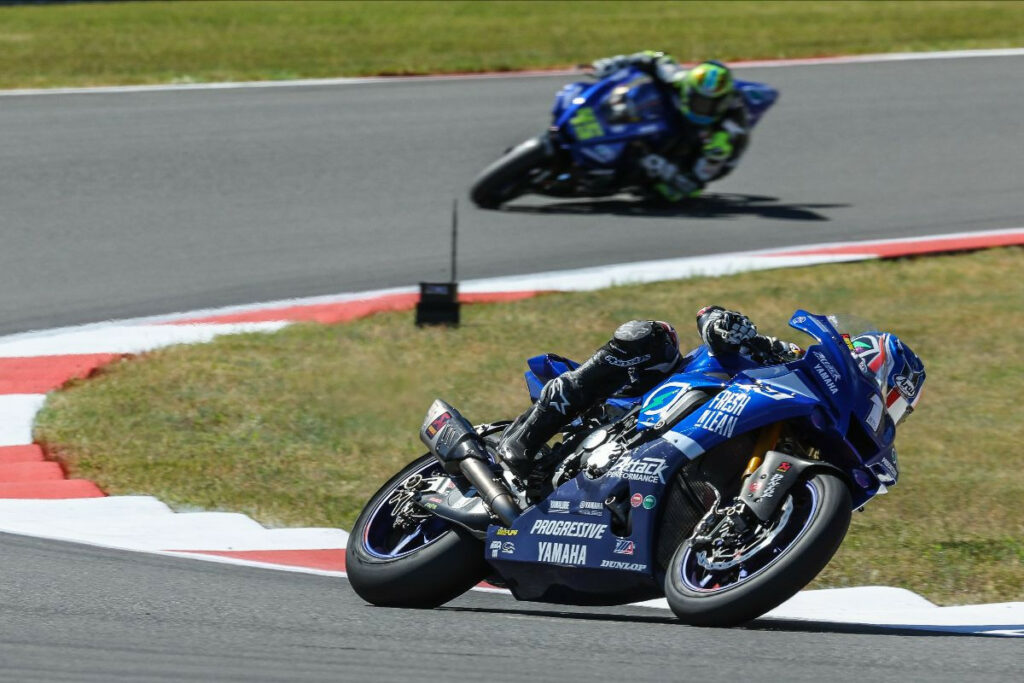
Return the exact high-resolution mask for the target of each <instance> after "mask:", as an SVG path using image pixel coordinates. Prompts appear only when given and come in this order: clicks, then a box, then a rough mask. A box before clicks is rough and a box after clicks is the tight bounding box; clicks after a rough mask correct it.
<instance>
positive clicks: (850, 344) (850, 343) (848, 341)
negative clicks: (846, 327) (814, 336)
mask: <svg viewBox="0 0 1024 683" xmlns="http://www.w3.org/2000/svg"><path fill="white" fill-rule="evenodd" d="M840 336H841V337H842V338H843V341H844V342H846V348H848V349H850V350H851V351H853V340H851V339H850V335H848V334H846V333H845V332H843V333H842V334H841V335H840Z"/></svg>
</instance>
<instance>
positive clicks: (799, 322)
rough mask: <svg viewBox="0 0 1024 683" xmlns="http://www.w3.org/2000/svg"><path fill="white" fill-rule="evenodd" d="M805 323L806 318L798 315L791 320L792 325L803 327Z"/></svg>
mask: <svg viewBox="0 0 1024 683" xmlns="http://www.w3.org/2000/svg"><path fill="white" fill-rule="evenodd" d="M805 322H807V316H805V315H798V316H797V317H795V318H793V324H794V325H803V324H804V323H805Z"/></svg>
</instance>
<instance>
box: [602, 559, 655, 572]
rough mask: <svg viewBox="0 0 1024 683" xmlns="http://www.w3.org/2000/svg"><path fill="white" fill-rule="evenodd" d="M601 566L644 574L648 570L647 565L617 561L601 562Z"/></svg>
mask: <svg viewBox="0 0 1024 683" xmlns="http://www.w3.org/2000/svg"><path fill="white" fill-rule="evenodd" d="M601 566H602V567H607V568H608V569H625V570H627V571H631V572H642V571H644V570H645V569H647V565H646V564H636V563H635V562H618V561H616V560H601Z"/></svg>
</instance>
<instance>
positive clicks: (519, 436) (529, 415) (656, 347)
mask: <svg viewBox="0 0 1024 683" xmlns="http://www.w3.org/2000/svg"><path fill="white" fill-rule="evenodd" d="M697 329H698V330H699V332H700V336H701V339H702V340H703V341H704V343H705V344H707V346H708V348H709V350H710V352H711V353H712V354H714V355H718V356H721V355H724V354H735V353H740V354H743V355H745V356H747V357H749V358H751V359H753V360H755V361H756V362H760V363H764V364H775V363H784V362H788V361H791V360H795V359H796V358H799V357H800V356H801V355H802V354H803V351H802V350H801V349H800V348H799V347H798V346H796V345H795V344H790V343H788V342H783V341H779V340H778V339H776V338H774V337H767V336H763V335H759V334H758V333H757V328H756V327H755V326H754V324H753V323H751V322H750V320H749V319H748V318H747V317H746V316H745V315H743V314H741V313H737V312H735V311H727V310H725V309H723V308H721V307H720V306H707V307H705V308H702V309H701V310H700V311H699V312H698V313H697ZM684 364H685V361H684V358H683V357H682V356H681V355H680V353H679V342H678V338H677V336H676V331H675V329H674V328H673V327H672V326H671V325H670V324H668V323H666V322H662V321H660V320H632V321H630V322H628V323H626V324H624V325H622V326H620V327H619V328H618V329H617V330H615V334H614V335H613V336H612V339H611V340H610V341H609V342H608V343H607V344H605V345H604V346H602V347H601V348H599V349H598V350H597V351H596V352H595V353H594V355H593V356H591V357H590V359H589V360H587V361H586V362H585V363H583V365H581V366H580V367H578V368H576V369H575V370H572V371H570V372H566V373H564V374H562V375H560V376H558V377H556V378H555V379H553V380H551V381H550V382H548V383H547V384H545V385H544V389H543V390H542V391H541V395H540V398H539V399H538V400H537V402H536V403H534V404H533V406H531V407H530V408H529V409H528V410H527V411H526V412H525V413H523V414H522V415H520V416H519V417H518V418H517V419H516V420H515V421H514V422H513V423H512V425H511V426H509V428H508V429H507V430H505V432H504V434H503V435H502V438H501V441H500V442H499V444H498V449H497V450H498V454H499V455H500V456H501V458H502V460H504V461H505V462H506V463H507V464H508V466H509V468H510V469H512V471H513V472H514V473H515V474H516V475H517V476H518V477H519V478H520V479H521V480H523V482H524V483H526V484H527V490H528V491H532V492H536V491H538V490H539V488H540V486H541V483H542V481H543V479H544V477H545V476H546V475H547V473H548V469H549V467H550V466H551V465H553V464H554V463H548V462H545V456H546V455H547V454H548V451H547V449H545V448H542V447H543V446H544V444H546V443H547V441H548V439H550V438H551V437H553V436H554V435H555V434H557V433H558V432H560V431H561V430H562V428H563V427H565V426H566V425H567V424H568V423H569V422H571V421H572V420H573V419H574V418H576V416H578V415H580V414H581V413H584V412H586V411H587V410H589V409H590V408H592V407H594V406H595V405H597V404H598V403H599V402H601V401H603V400H605V399H606V398H608V397H609V396H611V395H612V394H615V393H617V392H618V393H620V394H624V395H632V396H639V395H641V394H643V393H645V392H647V391H649V390H650V389H652V388H653V387H654V386H655V385H656V384H658V383H659V382H661V381H663V380H664V379H665V378H666V377H668V376H669V375H671V374H672V373H674V372H678V371H679V369H680V368H681V367H682V366H683V365H684Z"/></svg>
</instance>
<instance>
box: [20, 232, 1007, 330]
mask: <svg viewBox="0 0 1024 683" xmlns="http://www.w3.org/2000/svg"><path fill="white" fill-rule="evenodd" d="M1015 234H1024V227H1016V228H998V229H993V230H976V231H959V232H951V233H940V234H935V235H924V236H915V237H895V238H884V239H872V240H854V241H848V242H821V243H818V244H807V245H800V246H796V245H794V246H786V247H771V248H766V249H756V250H752V251H738V252H731V253H724V254H699V255H693V256H679V257H673V258H667V259H655V260H650V261H632V262H627V263H612V264H606V265H600V266H587V267H585V268H574V269H567V270H554V271H542V272H537V273H527V274H524V275H502V276H496V277H491V278H480V279H476V280H466V281H464V282H460V283H459V291H460V292H463V293H486V292H488V291H493V290H490V289H488V287H489V286H493V285H494V284H500V283H503V282H510V281H513V280H514V281H515V282H516V283H517V286H518V287H519V290H518V291H525V290H527V289H528V285H529V283H530V282H531V281H534V282H538V283H541V282H544V281H550V280H552V279H555V278H573V277H578V276H580V275H582V274H584V273H596V272H599V271H610V270H613V269H623V268H631V269H637V270H640V269H643V268H649V267H656V266H664V265H668V264H671V263H672V262H674V261H682V260H684V259H686V260H691V261H694V262H697V261H700V260H702V259H703V260H708V261H710V260H711V259H723V260H728V259H740V258H749V257H772V256H785V257H790V256H792V257H801V256H802V257H804V258H809V256H807V255H805V254H803V252H807V251H814V250H820V249H847V248H849V247H855V246H863V247H865V249H869V248H870V247H873V246H878V245H887V244H900V243H920V242H931V241H937V240H948V239H958V238H963V237H994V236H1000V235H1015ZM810 256H828V255H827V254H825V255H822V254H813V255H810ZM841 256H842V257H843V260H860V259H865V258H875V256H874V255H873V254H870V253H865V254H863V255H861V254H843V255H841ZM417 291H418V287H416V286H413V285H407V286H404V287H389V288H385V289H374V290H366V291H361V292H341V293H338V294H324V295H318V296H311V297H297V298H288V299H276V300H271V301H261V302H257V303H252V304H237V305H232V306H222V307H217V308H203V309H199V310H194V311H179V312H174V313H164V314H158V315H150V316H142V317H138V318H119V319H111V320H105V321H102V322H96V323H86V324H83V325H68V326H65V327H54V328H50V329H39V330H28V331H25V332H15V333H13V334H9V335H4V336H0V343H6V342H14V341H21V340H27V339H33V338H39V337H50V336H55V335H63V334H69V333H72V332H87V331H91V330H99V329H104V328H108V327H117V326H129V325H158V324H167V323H175V322H178V321H182V320H194V319H202V318H210V317H219V316H226V315H234V314H238V313H251V312H253V311H262V310H265V309H280V308H291V307H296V306H313V305H318V304H336V303H346V302H350V301H368V300H372V299H377V298H380V297H384V296H391V295H396V294H411V293H415V292H417ZM195 324H216V323H195Z"/></svg>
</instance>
